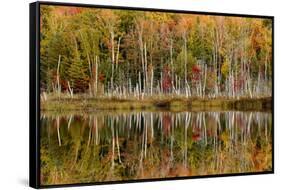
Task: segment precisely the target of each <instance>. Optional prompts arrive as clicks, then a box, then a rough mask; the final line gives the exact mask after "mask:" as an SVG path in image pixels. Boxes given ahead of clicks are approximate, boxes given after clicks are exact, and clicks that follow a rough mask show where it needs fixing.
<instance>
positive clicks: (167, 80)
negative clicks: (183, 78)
mask: <svg viewBox="0 0 281 190" xmlns="http://www.w3.org/2000/svg"><path fill="white" fill-rule="evenodd" d="M170 75H171V74H170V68H169V66H168V65H165V66H164V67H163V79H162V86H163V91H164V92H168V91H169V90H170V89H171V87H172V78H171V76H170Z"/></svg>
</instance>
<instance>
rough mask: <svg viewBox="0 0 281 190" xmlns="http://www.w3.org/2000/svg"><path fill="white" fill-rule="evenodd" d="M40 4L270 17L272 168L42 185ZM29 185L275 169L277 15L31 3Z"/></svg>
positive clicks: (45, 3) (82, 184) (47, 2)
mask: <svg viewBox="0 0 281 190" xmlns="http://www.w3.org/2000/svg"><path fill="white" fill-rule="evenodd" d="M40 5H51V6H52V5H54V6H74V7H85V8H105V9H121V10H135V11H157V12H170V13H185V14H198V15H212V16H227V17H247V18H261V19H270V20H271V21H272V87H273V88H272V120H273V128H272V131H271V133H272V169H271V170H268V171H261V172H246V173H229V174H214V175H202V176H183V177H171V178H155V179H138V180H124V181H104V182H90V183H74V184H55V185H41V184H40ZM29 22H30V23H29V25H30V26H29V40H30V41H29V49H30V53H29V56H30V57H29V62H30V66H29V71H30V74H29V93H30V94H29V186H30V187H32V188H36V189H39V188H40V189H41V188H44V189H46V188H58V187H59V188H62V187H77V186H91V185H113V184H125V183H143V182H154V181H155V182H160V181H171V180H185V179H202V178H216V177H239V176H250V175H266V174H274V173H275V167H274V165H275V164H274V163H275V155H274V151H275V148H274V144H275V142H274V140H275V138H274V127H275V125H274V123H275V122H274V116H275V115H274V108H275V106H274V96H275V95H274V88H275V86H274V76H275V73H274V72H275V70H274V61H275V60H274V23H275V22H274V16H269V15H251V14H240V13H239V14H237V13H222V12H203V11H189V10H177V9H159V8H148V7H127V6H115V5H98V4H84V3H69V2H54V1H53V2H51V1H36V2H33V3H30V4H29Z"/></svg>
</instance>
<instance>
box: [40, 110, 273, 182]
mask: <svg viewBox="0 0 281 190" xmlns="http://www.w3.org/2000/svg"><path fill="white" fill-rule="evenodd" d="M40 131H41V146H40V147H41V148H40V154H41V156H40V157H41V184H42V185H48V184H69V183H87V182H101V181H118V180H133V179H148V178H168V177H178V176H198V175H210V174H227V173H244V172H259V171H268V170H271V168H272V136H271V134H272V114H271V113H270V112H239V111H226V112H177V113H173V112H120V113H119V112H112V113H111V112H93V113H85V114H79V113H77V114H76V113H73V114H67V115H66V114H52V113H48V112H47V113H41V130H40Z"/></svg>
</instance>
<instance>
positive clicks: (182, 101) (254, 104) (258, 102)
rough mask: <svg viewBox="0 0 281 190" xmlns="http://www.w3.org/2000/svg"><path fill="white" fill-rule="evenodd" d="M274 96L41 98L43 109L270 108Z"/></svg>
mask: <svg viewBox="0 0 281 190" xmlns="http://www.w3.org/2000/svg"><path fill="white" fill-rule="evenodd" d="M271 108H272V98H271V97H262V98H240V99H231V98H214V99H209V98H169V97H164V98H157V99H153V98H147V99H144V100H131V99H114V98H73V99H70V98H61V99H58V98H53V99H49V100H47V101H41V111H57V112H63V111H98V110H169V111H180V110H186V111H188V110H191V111H204V110H213V111H216V110H241V111H250V110H255V111H270V110H271Z"/></svg>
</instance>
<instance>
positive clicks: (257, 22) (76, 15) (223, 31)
mask: <svg viewBox="0 0 281 190" xmlns="http://www.w3.org/2000/svg"><path fill="white" fill-rule="evenodd" d="M41 9H42V10H41V26H40V27H41V43H40V45H41V48H40V54H41V59H40V62H41V92H42V99H43V100H47V99H48V96H49V95H50V96H52V95H55V96H56V97H61V96H64V97H70V98H74V97H75V95H81V94H84V96H86V97H109V98H117V99H145V98H146V97H153V96H154V97H155V96H156V97H161V96H163V95H164V96H165V95H169V96H171V97H186V98H188V97H200V98H216V97H227V98H241V97H247V98H253V97H270V96H271V88H272V86H271V80H272V49H271V47H272V41H271V40H272V38H271V36H272V30H271V28H272V23H271V20H270V19H261V18H241V17H225V16H208V15H194V14H175V13H162V12H144V11H132V10H110V9H91V8H78V7H60V6H58V7H52V6H43V7H42V8H41Z"/></svg>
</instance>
